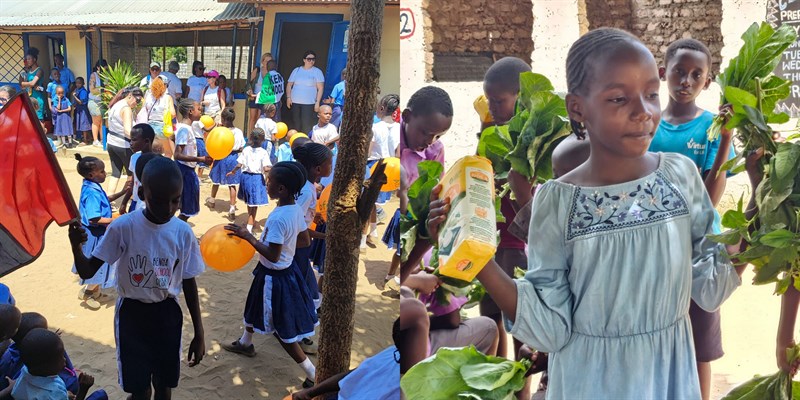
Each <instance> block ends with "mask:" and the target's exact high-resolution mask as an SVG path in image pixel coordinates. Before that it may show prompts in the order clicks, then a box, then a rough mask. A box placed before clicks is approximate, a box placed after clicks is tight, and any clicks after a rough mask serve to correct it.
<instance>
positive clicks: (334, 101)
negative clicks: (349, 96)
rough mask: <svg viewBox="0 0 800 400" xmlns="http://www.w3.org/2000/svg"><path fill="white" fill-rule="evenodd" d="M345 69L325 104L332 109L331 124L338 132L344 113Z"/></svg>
mask: <svg viewBox="0 0 800 400" xmlns="http://www.w3.org/2000/svg"><path fill="white" fill-rule="evenodd" d="M346 75H347V68H345V69H343V70H342V81H341V82H339V83H337V84H336V85H334V86H333V89H331V97H330V98H328V99H327V100H326V101H325V103H326V104H329V105H330V106H331V107H332V108H331V110H332V112H333V114H332V116H331V123H332V124H333V125H334V126H336V130H337V131H338V130H339V128H340V127H341V125H342V114H343V113H344V86H345V84H346V83H345V81H346V80H347V77H346Z"/></svg>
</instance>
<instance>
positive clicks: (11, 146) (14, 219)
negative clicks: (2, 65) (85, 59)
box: [0, 92, 78, 276]
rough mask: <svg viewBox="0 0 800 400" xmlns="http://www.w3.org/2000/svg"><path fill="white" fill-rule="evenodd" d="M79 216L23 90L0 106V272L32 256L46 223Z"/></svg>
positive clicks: (39, 249) (41, 242)
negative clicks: (3, 105) (0, 107)
mask: <svg viewBox="0 0 800 400" xmlns="http://www.w3.org/2000/svg"><path fill="white" fill-rule="evenodd" d="M77 218H78V209H77V207H76V206H75V200H73V198H72V194H71V193H70V191H69V187H68V186H67V182H66V180H65V179H64V174H63V173H62V172H61V168H60V167H59V165H58V161H56V157H55V154H53V150H52V148H51V147H50V144H49V142H48V141H47V138H46V137H45V135H44V131H43V130H42V126H41V125H40V124H39V120H38V119H37V118H36V113H35V112H34V111H33V107H32V106H31V101H30V98H29V97H28V94H27V93H25V92H22V93H20V94H18V95H17V96H15V97H14V98H12V99H11V100H10V101H9V102H8V103H7V104H6V105H5V107H3V108H2V109H0V276H3V275H5V274H8V273H9V272H11V271H14V270H15V269H17V268H20V267H22V266H24V265H26V264H29V263H31V262H33V261H34V260H36V258H38V257H39V255H40V254H41V253H42V249H43V248H44V233H45V230H46V229H47V226H48V225H50V222H52V221H56V223H58V224H59V225H61V226H64V225H67V224H68V223H69V222H71V221H73V220H75V219H77Z"/></svg>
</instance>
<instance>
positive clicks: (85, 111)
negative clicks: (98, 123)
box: [75, 87, 92, 132]
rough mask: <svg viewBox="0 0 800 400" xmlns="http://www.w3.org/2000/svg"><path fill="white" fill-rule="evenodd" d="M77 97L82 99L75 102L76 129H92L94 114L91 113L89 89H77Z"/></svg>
mask: <svg viewBox="0 0 800 400" xmlns="http://www.w3.org/2000/svg"><path fill="white" fill-rule="evenodd" d="M75 97H77V98H78V100H80V101H81V103H80V104H77V103H76V104H75V130H76V131H78V132H88V131H90V130H92V114H90V113H89V91H88V90H86V88H85V87H80V88H77V89H75Z"/></svg>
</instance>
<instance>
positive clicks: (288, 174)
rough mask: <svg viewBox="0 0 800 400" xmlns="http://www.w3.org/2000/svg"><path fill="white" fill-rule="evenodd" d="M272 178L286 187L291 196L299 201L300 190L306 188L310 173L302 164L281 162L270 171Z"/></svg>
mask: <svg viewBox="0 0 800 400" xmlns="http://www.w3.org/2000/svg"><path fill="white" fill-rule="evenodd" d="M270 172H271V174H272V176H271V178H273V179H275V180H276V181H277V182H278V183H279V184H281V185H283V186H286V189H287V190H288V191H289V195H290V196H294V198H295V199H297V197H298V195H299V194H300V190H301V189H302V188H303V186H305V184H306V181H307V180H308V173H307V172H306V169H305V167H303V165H302V164H300V163H299V162H295V161H281V162H279V163H277V164H275V165H274V166H272V170H271V171H270Z"/></svg>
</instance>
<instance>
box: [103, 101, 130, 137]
mask: <svg viewBox="0 0 800 400" xmlns="http://www.w3.org/2000/svg"><path fill="white" fill-rule="evenodd" d="M126 107H127V108H130V107H128V103H127V102H126V101H125V99H124V98H123V99H122V100H120V101H118V102H117V104H114V106H113V107H111V110H109V111H108V144H110V145H112V146H116V147H122V148H126V149H127V148H130V147H131V143H130V142H129V141H127V140H125V139H124V137H125V126H124V125H123V124H122V109H123V108H126Z"/></svg>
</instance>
